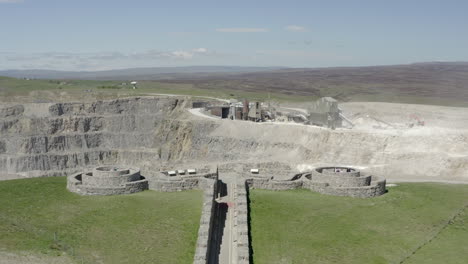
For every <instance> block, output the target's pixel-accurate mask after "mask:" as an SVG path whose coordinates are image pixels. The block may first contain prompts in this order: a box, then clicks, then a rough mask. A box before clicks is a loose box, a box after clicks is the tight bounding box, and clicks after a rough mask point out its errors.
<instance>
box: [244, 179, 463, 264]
mask: <svg viewBox="0 0 468 264" xmlns="http://www.w3.org/2000/svg"><path fill="white" fill-rule="evenodd" d="M250 200H251V204H250V207H251V228H252V229H251V234H252V247H253V260H254V263H255V264H262V263H268V264H274V263H294V264H299V263H304V264H306V263H307V264H308V263H359V264H363V263H425V264H426V263H434V264H439V263H450V264H456V263H460V264H462V263H467V261H468V246H467V245H468V244H467V241H468V212H467V210H466V206H467V205H468V185H448V184H429V183H422V184H421V183H418V184H410V183H408V184H406V183H405V184H401V185H399V186H397V187H392V188H390V189H389V192H388V193H387V194H385V195H384V196H381V197H377V198H372V199H356V198H349V197H334V196H327V195H321V194H318V193H313V192H310V191H306V190H298V191H282V192H274V191H266V190H252V191H251V193H250ZM454 216H456V217H454Z"/></svg>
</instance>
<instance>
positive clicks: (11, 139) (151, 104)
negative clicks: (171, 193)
mask: <svg viewBox="0 0 468 264" xmlns="http://www.w3.org/2000/svg"><path fill="white" fill-rule="evenodd" d="M190 103H191V102H190V99H187V98H179V97H134V98H125V99H116V100H109V101H96V102H89V103H80V102H77V103H55V104H33V103H31V104H23V105H19V104H15V105H0V179H6V178H12V177H13V178H22V177H36V176H58V175H62V176H63V175H69V174H71V173H75V172H80V171H82V170H83V169H85V168H92V167H96V166H99V165H105V164H127V165H129V166H135V167H139V168H141V170H142V172H144V173H146V172H151V171H161V170H168V169H179V168H178V166H182V167H183V166H184V164H191V165H193V164H197V165H198V166H204V165H218V164H225V163H260V162H270V161H279V162H283V163H286V164H290V165H291V168H292V169H293V170H299V171H307V170H308V169H310V168H312V167H314V166H319V165H327V164H337V165H348V166H357V167H359V168H360V169H361V170H362V169H366V170H369V172H370V173H371V174H377V175H379V176H383V177H386V178H387V179H392V178H394V177H397V178H398V177H400V178H404V177H406V176H405V175H410V176H424V177H433V178H437V179H438V178H442V179H444V177H445V178H447V179H449V178H450V179H452V178H454V179H455V178H456V179H464V177H466V176H465V171H466V170H468V165H467V164H468V159H467V156H466V155H461V154H463V153H465V152H466V150H467V149H468V133H467V132H466V131H459V132H458V131H456V132H450V133H445V134H444V133H442V134H430V135H424V134H417V133H403V134H402V133H370V132H365V131H357V130H335V131H332V130H329V129H324V128H318V127H312V126H305V125H280V124H273V123H262V124H259V123H253V122H246V121H232V120H216V119H207V118H202V117H199V116H193V115H192V114H191V113H189V112H188V111H186V109H187V108H188V106H189V105H191V104H190ZM6 175H8V177H7V176H6ZM11 175H13V176H11Z"/></svg>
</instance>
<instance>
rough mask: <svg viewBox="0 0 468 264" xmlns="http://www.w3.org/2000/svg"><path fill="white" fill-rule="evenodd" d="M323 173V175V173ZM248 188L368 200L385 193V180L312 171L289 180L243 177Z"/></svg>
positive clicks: (357, 172) (353, 173) (349, 174)
mask: <svg viewBox="0 0 468 264" xmlns="http://www.w3.org/2000/svg"><path fill="white" fill-rule="evenodd" d="M323 172H325V173H323ZM245 177H246V184H247V186H248V187H249V188H254V189H267V190H274V191H281V190H293V189H299V188H304V189H309V190H312V191H315V192H318V193H322V194H328V195H336V196H350V197H360V198H369V197H375V196H380V195H382V194H384V193H385V192H386V187H385V184H386V180H385V179H383V178H379V177H376V176H371V175H366V176H362V175H361V174H360V172H359V171H357V170H354V169H353V170H352V171H350V172H341V173H339V174H337V173H332V172H330V171H328V170H323V171H322V170H320V172H319V171H317V170H314V171H312V172H307V173H303V174H297V175H295V176H294V177H292V178H291V179H290V180H282V181H280V180H275V179H274V176H270V177H255V176H252V175H245Z"/></svg>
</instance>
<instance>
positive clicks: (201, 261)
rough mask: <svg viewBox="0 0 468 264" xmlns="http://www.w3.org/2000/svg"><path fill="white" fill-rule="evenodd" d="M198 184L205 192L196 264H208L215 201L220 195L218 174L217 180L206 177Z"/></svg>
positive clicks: (195, 258) (196, 250)
mask: <svg viewBox="0 0 468 264" xmlns="http://www.w3.org/2000/svg"><path fill="white" fill-rule="evenodd" d="M206 176H207V177H203V178H202V179H200V181H199V182H198V183H199V184H198V186H197V187H198V188H201V189H203V190H204V196H203V208H202V215H201V218H200V227H199V229H198V238H197V244H196V248H195V256H194V259H193V263H194V264H206V263H207V262H208V257H209V254H210V252H209V251H210V248H211V234H212V230H213V225H214V211H215V206H216V205H215V203H216V202H215V199H216V194H217V193H218V179H217V174H216V176H215V178H212V177H210V176H213V175H206Z"/></svg>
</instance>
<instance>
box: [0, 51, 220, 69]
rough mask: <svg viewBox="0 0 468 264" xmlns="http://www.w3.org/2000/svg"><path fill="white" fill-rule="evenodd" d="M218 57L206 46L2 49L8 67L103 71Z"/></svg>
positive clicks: (1, 62)
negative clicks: (86, 50)
mask: <svg viewBox="0 0 468 264" xmlns="http://www.w3.org/2000/svg"><path fill="white" fill-rule="evenodd" d="M218 56H219V54H218V53H215V52H213V51H210V50H208V49H206V48H195V49H189V50H174V51H160V50H147V51H141V52H133V53H123V52H96V53H72V52H44V53H13V52H0V65H2V66H3V67H6V68H4V69H26V68H47V69H57V70H102V69H111V68H114V67H115V66H116V65H123V66H122V67H129V66H130V65H136V66H139V65H148V66H151V65H156V64H172V63H175V64H177V63H183V62H184V61H189V60H194V61H196V62H198V61H200V60H197V59H201V58H208V57H209V58H213V57H218Z"/></svg>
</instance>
